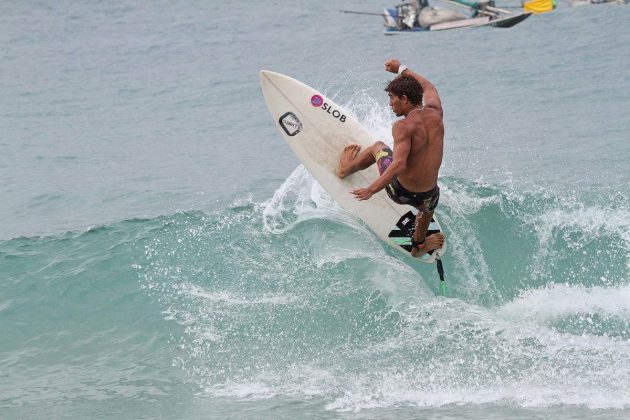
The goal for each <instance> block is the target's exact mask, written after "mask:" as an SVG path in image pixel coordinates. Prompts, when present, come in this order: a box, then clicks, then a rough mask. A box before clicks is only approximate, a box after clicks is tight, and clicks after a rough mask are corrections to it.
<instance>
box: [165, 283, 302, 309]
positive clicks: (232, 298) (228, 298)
mask: <svg viewBox="0 0 630 420" xmlns="http://www.w3.org/2000/svg"><path fill="white" fill-rule="evenodd" d="M173 287H174V288H175V289H176V290H177V293H178V294H183V295H186V296H189V297H193V298H200V299H202V300H203V301H205V302H208V303H220V304H224V305H233V306H254V305H292V304H294V303H296V302H298V301H299V298H298V296H294V295H287V294H276V295H262V296H260V295H258V296H256V297H245V296H241V295H238V294H236V293H228V292H210V291H208V290H206V289H205V288H203V287H201V286H199V285H196V284H193V283H182V284H179V285H174V286H173Z"/></svg>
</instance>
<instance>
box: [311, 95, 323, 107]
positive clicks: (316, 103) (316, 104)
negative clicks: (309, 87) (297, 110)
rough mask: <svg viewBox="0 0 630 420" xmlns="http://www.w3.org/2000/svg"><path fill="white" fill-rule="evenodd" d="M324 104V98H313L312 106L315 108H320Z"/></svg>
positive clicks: (315, 96) (316, 96) (317, 96)
mask: <svg viewBox="0 0 630 420" xmlns="http://www.w3.org/2000/svg"><path fill="white" fill-rule="evenodd" d="M323 103H324V98H322V97H321V96H319V95H313V96H311V105H313V106H314V107H320V106H322V104H323Z"/></svg>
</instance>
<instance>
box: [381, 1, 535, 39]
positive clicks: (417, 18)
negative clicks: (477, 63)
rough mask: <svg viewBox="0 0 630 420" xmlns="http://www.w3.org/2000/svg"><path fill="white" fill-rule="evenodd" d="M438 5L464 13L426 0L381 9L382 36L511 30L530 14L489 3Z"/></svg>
mask: <svg viewBox="0 0 630 420" xmlns="http://www.w3.org/2000/svg"><path fill="white" fill-rule="evenodd" d="M439 1H441V2H442V3H445V4H449V5H455V6H458V7H460V8H465V9H466V10H467V13H463V12H461V11H458V10H453V9H450V8H436V7H432V6H430V5H429V2H428V0H414V1H411V2H408V3H403V4H400V5H397V6H394V7H390V8H387V9H385V11H384V13H383V18H384V19H385V27H386V30H385V34H386V35H396V34H400V33H413V32H424V31H443V30H447V29H457V28H476V27H481V26H493V27H496V28H511V27H512V26H514V25H516V24H518V23H520V22H522V21H524V20H525V19H527V18H528V17H529V16H530V15H531V14H532V12H531V11H526V12H523V13H518V14H514V13H512V12H510V11H509V10H505V9H501V8H498V7H495V5H494V1H493V0H480V1H469V0H439Z"/></svg>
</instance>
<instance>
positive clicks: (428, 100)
mask: <svg viewBox="0 0 630 420" xmlns="http://www.w3.org/2000/svg"><path fill="white" fill-rule="evenodd" d="M399 68H400V61H399V60H396V59H395V58H392V59H390V60H387V61H386V62H385V70H387V71H389V72H391V73H398V69H399ZM402 74H404V75H406V76H411V77H413V78H414V79H416V80H417V81H418V82H419V83H420V86H422V90H423V91H424V94H423V95H422V98H423V101H422V102H424V106H425V107H427V108H434V109H437V110H438V111H440V113H442V112H443V111H442V101H440V95H438V92H437V89H436V88H435V86H434V85H433V83H431V82H429V81H428V80H427V79H425V78H424V77H423V76H421V75H419V74H418V73H415V72H414V71H412V70H411V69H410V68H406V69H405V70H404V71H403V72H402Z"/></svg>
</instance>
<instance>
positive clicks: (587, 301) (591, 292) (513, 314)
mask: <svg viewBox="0 0 630 420" xmlns="http://www.w3.org/2000/svg"><path fill="white" fill-rule="evenodd" d="M595 313H596V314H600V315H601V314H604V315H612V316H615V317H619V318H621V319H625V320H628V321H630V286H627V285H626V286H619V287H600V286H594V287H586V286H580V285H577V286H571V285H565V284H552V285H549V286H547V287H544V288H542V289H537V290H528V291H526V292H524V293H523V294H521V296H519V297H518V298H517V299H515V300H513V301H512V302H509V303H507V304H505V305H503V306H502V307H501V308H499V309H498V310H497V314H498V315H499V316H501V317H502V318H506V319H513V320H527V321H534V322H536V323H539V324H546V323H547V322H548V321H553V320H557V319H559V318H562V317H565V316H567V315H573V314H595Z"/></svg>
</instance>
